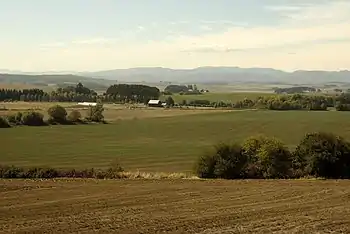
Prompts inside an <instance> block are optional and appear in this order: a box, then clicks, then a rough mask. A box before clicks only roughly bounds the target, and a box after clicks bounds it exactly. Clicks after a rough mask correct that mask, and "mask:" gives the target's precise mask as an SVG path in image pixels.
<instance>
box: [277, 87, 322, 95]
mask: <svg viewBox="0 0 350 234" xmlns="http://www.w3.org/2000/svg"><path fill="white" fill-rule="evenodd" d="M320 91H321V90H320V89H316V88H313V87H303V86H299V87H291V88H276V89H275V93H277V94H295V93H305V92H320Z"/></svg>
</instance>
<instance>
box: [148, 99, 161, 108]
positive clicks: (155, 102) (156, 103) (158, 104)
mask: <svg viewBox="0 0 350 234" xmlns="http://www.w3.org/2000/svg"><path fill="white" fill-rule="evenodd" d="M148 106H149V107H163V105H162V101H160V100H149V101H148Z"/></svg>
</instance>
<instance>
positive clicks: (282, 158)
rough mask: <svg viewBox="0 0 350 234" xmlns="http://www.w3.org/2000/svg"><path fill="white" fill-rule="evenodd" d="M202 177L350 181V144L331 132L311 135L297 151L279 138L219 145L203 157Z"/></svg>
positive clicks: (198, 165)
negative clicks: (289, 147) (303, 178)
mask: <svg viewBox="0 0 350 234" xmlns="http://www.w3.org/2000/svg"><path fill="white" fill-rule="evenodd" d="M195 172H196V174H197V175H198V176H199V177H201V178H223V179H241V178H247V179H248V178H251V179H264V178H300V177H306V176H313V177H324V178H350V143H349V142H347V141H345V140H344V139H343V138H341V137H339V136H335V135H333V134H330V133H322V132H320V133H308V134H306V136H305V137H304V138H303V139H302V140H301V142H300V143H299V144H298V146H297V147H296V148H295V150H294V151H292V152H291V151H290V150H289V149H288V148H287V147H286V145H285V144H283V143H282V142H281V141H280V140H277V139H275V138H267V137H264V136H258V137H251V138H248V139H247V140H246V141H245V142H244V143H243V144H241V145H239V144H219V145H217V146H215V147H214V150H213V151H211V152H207V153H206V154H204V155H203V156H202V157H200V158H199V160H198V162H197V163H196V168H195Z"/></svg>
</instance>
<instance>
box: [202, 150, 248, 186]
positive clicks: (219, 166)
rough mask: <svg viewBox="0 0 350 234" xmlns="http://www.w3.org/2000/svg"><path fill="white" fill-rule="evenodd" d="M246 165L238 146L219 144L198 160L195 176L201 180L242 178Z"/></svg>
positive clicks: (245, 159)
mask: <svg viewBox="0 0 350 234" xmlns="http://www.w3.org/2000/svg"><path fill="white" fill-rule="evenodd" d="M246 163H247V158H246V157H245V156H244V155H242V150H241V147H240V146H239V145H236V144H233V145H230V144H219V145H217V146H215V148H214V150H213V151H212V152H208V153H206V154H205V155H203V156H202V157H201V158H200V159H199V161H198V163H197V167H196V174H197V175H198V176H199V177H201V178H223V179H235V178H242V177H243V176H244V175H243V174H242V172H243V171H244V168H245V166H246Z"/></svg>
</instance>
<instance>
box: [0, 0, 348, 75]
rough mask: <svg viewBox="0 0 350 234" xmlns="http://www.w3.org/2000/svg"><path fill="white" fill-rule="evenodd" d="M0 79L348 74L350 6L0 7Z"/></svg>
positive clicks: (95, 2) (219, 0)
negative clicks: (184, 71) (207, 72)
mask: <svg viewBox="0 0 350 234" xmlns="http://www.w3.org/2000/svg"><path fill="white" fill-rule="evenodd" d="M0 30H1V34H0V69H11V70H23V71H47V70H74V71H87V70H89V71H94V70H104V69H114V68H129V67H148V66H156V67H170V68H192V67H198V66H241V67H273V68H278V69H283V70H297V69H322V70H343V69H350V0H342V1H340V0H31V1H26V0H0Z"/></svg>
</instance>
